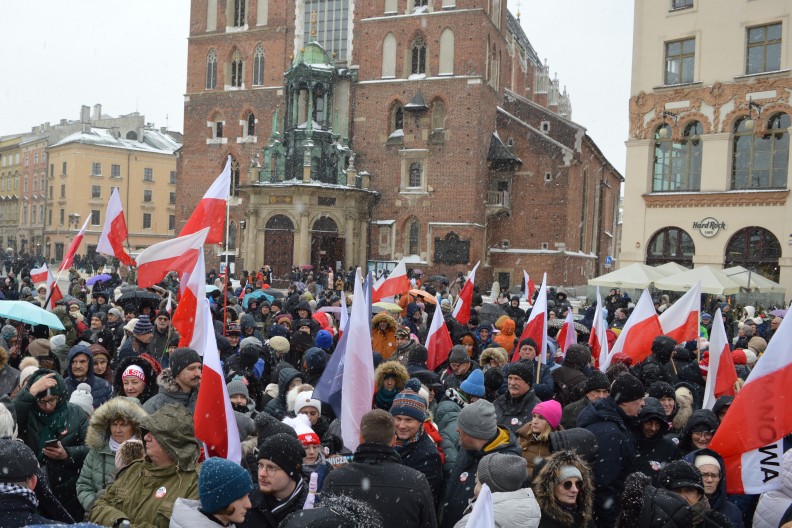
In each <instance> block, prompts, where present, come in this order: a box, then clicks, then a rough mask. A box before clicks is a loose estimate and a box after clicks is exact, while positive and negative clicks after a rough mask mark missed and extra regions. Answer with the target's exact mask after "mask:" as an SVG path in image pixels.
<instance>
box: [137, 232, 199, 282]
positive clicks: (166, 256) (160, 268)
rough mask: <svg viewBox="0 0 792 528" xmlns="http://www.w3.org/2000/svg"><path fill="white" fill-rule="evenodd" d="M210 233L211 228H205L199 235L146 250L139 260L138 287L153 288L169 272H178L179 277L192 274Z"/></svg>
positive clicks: (166, 241) (167, 242)
mask: <svg viewBox="0 0 792 528" xmlns="http://www.w3.org/2000/svg"><path fill="white" fill-rule="evenodd" d="M208 233H209V228H208V227H205V228H203V229H201V230H200V231H198V232H197V233H193V234H191V235H187V236H181V237H178V238H174V239H172V240H165V241H164V242H158V243H156V244H154V245H153V246H149V247H147V248H146V249H144V250H143V251H142V252H141V253H140V255H138V259H137V265H138V268H137V270H138V277H137V281H138V286H140V287H141V288H148V287H150V286H153V285H154V284H156V283H158V282H159V281H161V280H162V279H163V278H164V277H165V275H167V274H168V272H169V271H176V272H178V273H179V276H182V275H183V274H184V273H190V272H192V270H193V268H195V263H196V262H198V254H199V253H202V252H203V245H204V240H206V235H207V234H208ZM203 280H206V279H205V278H204V279H203Z"/></svg>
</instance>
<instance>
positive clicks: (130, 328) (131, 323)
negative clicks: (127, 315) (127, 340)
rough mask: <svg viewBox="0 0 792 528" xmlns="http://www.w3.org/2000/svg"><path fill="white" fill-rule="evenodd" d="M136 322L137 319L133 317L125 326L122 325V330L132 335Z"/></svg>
mask: <svg viewBox="0 0 792 528" xmlns="http://www.w3.org/2000/svg"><path fill="white" fill-rule="evenodd" d="M137 322H138V319H137V317H133V318H132V319H130V320H129V321H127V324H125V325H124V330H126V331H127V332H133V333H134V330H135V325H137Z"/></svg>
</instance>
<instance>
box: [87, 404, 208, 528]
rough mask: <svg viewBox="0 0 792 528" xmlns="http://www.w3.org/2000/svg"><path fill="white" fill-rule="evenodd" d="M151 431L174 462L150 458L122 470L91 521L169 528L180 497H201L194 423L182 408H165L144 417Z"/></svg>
mask: <svg viewBox="0 0 792 528" xmlns="http://www.w3.org/2000/svg"><path fill="white" fill-rule="evenodd" d="M141 427H143V428H145V429H146V430H148V431H149V432H150V433H151V434H152V435H154V437H155V438H156V439H157V442H159V444H160V446H161V447H162V449H163V450H165V452H167V453H168V455H169V456H170V458H171V459H172V460H173V461H174V463H173V464H170V465H168V466H157V465H155V464H154V463H153V462H152V461H151V459H150V458H149V457H148V456H146V457H145V458H144V459H143V460H141V461H138V462H134V463H132V464H130V465H129V466H127V467H126V468H124V469H123V470H122V471H121V472H120V473H119V474H118V477H117V478H116V481H115V482H114V483H113V484H112V485H111V486H110V488H108V490H107V492H106V493H105V494H104V495H102V497H101V498H100V499H98V500H97V501H96V504H94V507H93V509H92V510H91V515H90V520H91V521H92V522H95V523H96V524H101V525H102V526H113V525H114V524H115V523H116V522H118V521H120V520H121V519H129V521H130V523H131V524H132V526H134V527H135V528H152V527H157V528H167V527H168V525H169V524H170V518H171V514H172V513H173V505H174V502H176V499H178V498H187V499H197V498H198V456H199V455H200V449H199V447H198V441H197V440H196V439H195V431H194V429H193V419H192V416H190V414H188V413H187V411H186V410H185V409H184V407H183V406H181V405H178V404H173V405H165V406H164V407H162V408H160V409H159V410H158V411H157V412H156V413H154V414H152V415H150V416H146V417H144V418H143V420H142V422H141Z"/></svg>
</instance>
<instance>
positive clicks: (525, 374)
mask: <svg viewBox="0 0 792 528" xmlns="http://www.w3.org/2000/svg"><path fill="white" fill-rule="evenodd" d="M507 376H518V377H520V378H522V379H523V380H524V381H525V383H527V384H528V385H529V386H533V382H534V369H533V365H532V364H531V362H530V361H527V360H523V361H518V362H517V363H512V364H511V365H509V371H508V372H507Z"/></svg>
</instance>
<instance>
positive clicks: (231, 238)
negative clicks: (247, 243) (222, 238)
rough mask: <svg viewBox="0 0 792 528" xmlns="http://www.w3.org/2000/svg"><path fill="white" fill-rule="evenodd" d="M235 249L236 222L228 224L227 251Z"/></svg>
mask: <svg viewBox="0 0 792 528" xmlns="http://www.w3.org/2000/svg"><path fill="white" fill-rule="evenodd" d="M236 247H237V225H236V222H231V223H230V224H228V249H229V250H230V251H234V250H235V249H236Z"/></svg>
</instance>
